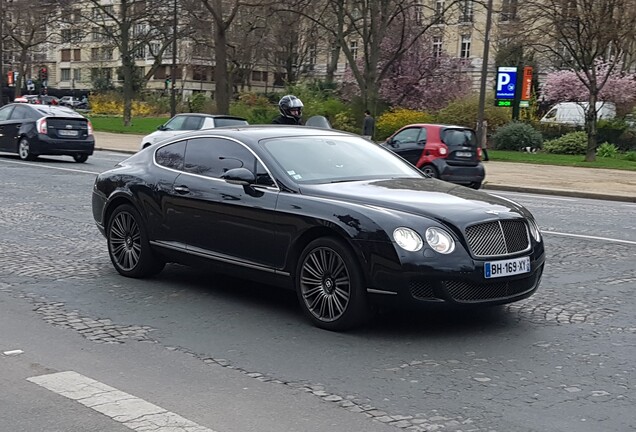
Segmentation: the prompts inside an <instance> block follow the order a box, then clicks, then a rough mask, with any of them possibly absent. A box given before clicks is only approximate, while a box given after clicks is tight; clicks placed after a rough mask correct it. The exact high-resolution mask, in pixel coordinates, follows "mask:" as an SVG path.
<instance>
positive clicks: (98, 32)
mask: <svg viewBox="0 0 636 432" xmlns="http://www.w3.org/2000/svg"><path fill="white" fill-rule="evenodd" d="M103 38H104V35H102V29H101V28H99V27H93V30H92V31H91V41H93V42H100V41H101V40H102V39H103Z"/></svg>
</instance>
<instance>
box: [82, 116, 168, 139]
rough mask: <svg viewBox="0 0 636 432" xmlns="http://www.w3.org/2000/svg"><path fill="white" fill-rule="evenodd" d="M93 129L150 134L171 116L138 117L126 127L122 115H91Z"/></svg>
mask: <svg viewBox="0 0 636 432" xmlns="http://www.w3.org/2000/svg"><path fill="white" fill-rule="evenodd" d="M89 119H90V121H91V123H92V124H93V129H95V131H97V132H114V133H130V134H142V135H145V134H149V133H150V132H154V131H156V130H157V126H159V125H162V124H164V123H165V122H166V121H168V119H169V117H136V118H133V119H132V124H131V125H130V126H128V127H124V122H123V120H122V118H121V117H101V116H96V117H91V116H89Z"/></svg>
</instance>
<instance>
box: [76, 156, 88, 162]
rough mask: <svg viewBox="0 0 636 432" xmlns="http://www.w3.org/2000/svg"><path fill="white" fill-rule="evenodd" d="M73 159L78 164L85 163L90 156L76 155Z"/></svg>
mask: <svg viewBox="0 0 636 432" xmlns="http://www.w3.org/2000/svg"><path fill="white" fill-rule="evenodd" d="M73 159H75V162H77V163H84V162H86V161H87V160H88V155H87V154H76V155H73Z"/></svg>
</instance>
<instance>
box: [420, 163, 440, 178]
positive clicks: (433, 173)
mask: <svg viewBox="0 0 636 432" xmlns="http://www.w3.org/2000/svg"><path fill="white" fill-rule="evenodd" d="M420 171H422V173H423V174H424V175H425V176H426V177H431V178H439V173H438V172H437V168H435V167H434V166H433V165H424V166H423V167H422V168H420Z"/></svg>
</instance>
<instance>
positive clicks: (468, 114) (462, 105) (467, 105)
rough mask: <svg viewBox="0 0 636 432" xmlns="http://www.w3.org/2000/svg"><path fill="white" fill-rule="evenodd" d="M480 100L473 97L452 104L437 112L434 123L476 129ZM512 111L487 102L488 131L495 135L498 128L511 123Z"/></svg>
mask: <svg viewBox="0 0 636 432" xmlns="http://www.w3.org/2000/svg"><path fill="white" fill-rule="evenodd" d="M478 111H479V98H478V97H476V96H471V97H469V98H465V99H461V100H458V101H455V102H451V103H450V104H448V106H446V108H444V109H442V110H440V111H438V112H437V114H436V115H435V117H434V121H435V122H437V123H441V124H455V125H459V126H465V127H469V128H472V129H474V128H475V127H476V126H477V117H478ZM510 115H511V110H510V109H507V108H499V107H496V106H495V104H494V102H493V100H492V99H491V100H489V101H486V110H485V112H484V118H485V119H486V120H487V121H488V131H489V132H490V133H494V132H495V131H496V130H497V128H499V127H500V126H503V125H505V124H507V123H508V122H510Z"/></svg>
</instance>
